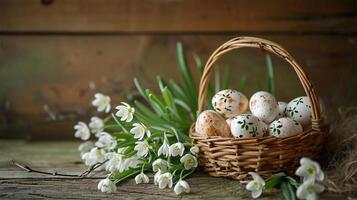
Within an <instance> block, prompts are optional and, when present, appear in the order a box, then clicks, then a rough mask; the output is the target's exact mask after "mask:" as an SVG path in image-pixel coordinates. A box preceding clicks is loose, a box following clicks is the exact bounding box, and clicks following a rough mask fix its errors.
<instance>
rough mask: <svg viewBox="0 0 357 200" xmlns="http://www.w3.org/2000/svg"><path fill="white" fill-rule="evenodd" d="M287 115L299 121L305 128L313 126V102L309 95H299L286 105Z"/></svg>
mask: <svg viewBox="0 0 357 200" xmlns="http://www.w3.org/2000/svg"><path fill="white" fill-rule="evenodd" d="M286 116H287V117H290V118H292V119H294V120H296V121H297V122H299V123H300V124H301V125H302V127H303V128H308V127H310V126H311V102H310V99H309V97H307V96H302V97H297V98H295V99H293V100H292V101H290V102H289V103H288V105H287V106H286Z"/></svg>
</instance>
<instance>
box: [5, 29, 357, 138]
mask: <svg viewBox="0 0 357 200" xmlns="http://www.w3.org/2000/svg"><path fill="white" fill-rule="evenodd" d="M234 36H236V35H220V34H217V35H205V36H202V35H201V36H194V35H180V36H177V35H166V36H162V35H161V36H147V35H135V36H132V35H122V36H61V35H59V36H0V83H1V84H0V94H1V97H0V105H1V106H0V108H1V110H0V111H1V112H0V122H1V123H0V125H1V126H0V133H1V135H2V137H16V136H19V134H26V135H29V136H31V137H32V138H33V139H35V138H37V139H38V138H43V139H45V138H47V139H48V138H52V139H54V138H62V139H65V138H72V137H73V131H72V126H73V124H74V123H75V122H76V121H77V120H84V121H86V122H87V121H88V120H89V118H88V116H90V115H94V114H96V113H95V112H94V108H92V107H91V106H90V100H91V99H92V98H93V94H94V93H95V92H96V91H100V92H103V93H105V94H108V95H110V96H111V97H112V98H113V102H114V104H116V103H118V102H120V100H121V98H120V96H125V95H126V94H128V93H129V91H130V90H131V89H133V88H134V86H133V83H132V79H133V78H134V77H139V80H141V82H142V83H143V84H144V85H145V87H147V88H152V89H157V86H156V83H155V76H156V75H160V76H161V77H164V78H166V79H175V80H178V76H177V67H176V66H177V64H176V57H175V45H176V42H177V41H182V42H183V44H184V47H185V49H186V53H187V56H188V61H189V64H190V66H191V69H192V70H193V71H196V67H195V64H194V61H193V57H192V55H193V54H194V53H195V54H198V55H199V56H200V57H201V58H202V61H203V62H205V61H206V59H207V58H208V56H209V55H210V54H211V53H212V51H213V50H214V49H215V48H217V47H218V46H219V45H220V44H222V43H223V42H225V41H226V40H228V39H230V38H232V37H234ZM257 36H259V37H263V38H267V39H270V40H272V41H275V42H277V43H280V44H281V45H283V46H284V47H285V48H286V49H288V51H289V52H291V54H292V55H293V56H294V57H295V58H296V60H297V61H298V62H299V63H300V64H301V65H302V66H303V68H304V69H305V70H306V72H307V74H308V75H309V76H310V77H311V80H312V82H313V83H314V85H315V87H316V91H317V93H318V95H319V96H320V97H322V99H323V100H324V101H325V104H326V107H327V108H328V110H330V111H331V112H335V111H336V108H337V107H339V106H350V105H356V104H355V103H356V102H357V93H356V90H355V89H354V88H353V87H351V85H355V81H356V79H355V78H353V77H356V76H357V71H356V65H357V61H356V59H355V58H356V56H357V53H356V52H357V45H356V39H357V38H356V37H354V36H348V37H346V36H291V35H280V36H276V35H257ZM264 55H265V53H264V52H261V51H256V50H248V49H243V50H238V51H236V52H232V53H229V54H227V55H226V56H225V57H224V58H223V59H222V60H221V61H220V62H219V63H218V65H219V66H221V68H222V66H231V68H232V72H231V80H232V81H231V82H232V87H237V86H238V83H239V80H240V79H241V77H242V76H243V75H246V76H247V78H248V82H247V89H246V91H244V92H245V93H246V94H247V95H248V96H250V95H251V94H252V93H253V92H254V91H256V90H258V89H264V88H259V87H257V83H258V82H259V83H260V84H261V85H263V86H265V83H266V75H265V69H264V68H265V67H264V66H265V60H264ZM273 65H274V69H275V73H276V87H277V88H276V91H277V97H278V99H280V100H284V101H289V100H290V99H292V98H294V97H296V96H301V95H303V94H304V93H303V91H302V88H301V85H300V84H299V82H298V79H297V77H296V75H295V74H294V72H293V71H292V69H291V68H290V67H289V65H288V64H286V63H284V62H283V61H281V60H280V59H277V58H275V57H273ZM322 74H323V75H322ZM195 75H196V77H197V73H195ZM197 81H198V80H197ZM291 88H294V89H291ZM341 88H343V89H341ZM342 97H344V98H342ZM16 133H17V134H16ZM12 134H13V135H12Z"/></svg>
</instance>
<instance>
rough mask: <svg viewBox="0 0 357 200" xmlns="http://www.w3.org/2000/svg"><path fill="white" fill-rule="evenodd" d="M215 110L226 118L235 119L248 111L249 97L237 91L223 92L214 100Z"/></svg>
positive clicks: (216, 95) (214, 97) (228, 90)
mask: <svg viewBox="0 0 357 200" xmlns="http://www.w3.org/2000/svg"><path fill="white" fill-rule="evenodd" d="M212 106H213V108H214V109H215V110H216V111H217V112H218V113H220V114H222V115H223V116H224V117H226V118H229V117H234V116H236V115H239V114H242V113H244V112H246V111H247V108H248V99H247V97H246V96H245V95H244V94H242V93H240V92H238V91H236V90H231V89H227V90H222V91H220V92H218V93H217V94H215V95H214V96H213V98H212Z"/></svg>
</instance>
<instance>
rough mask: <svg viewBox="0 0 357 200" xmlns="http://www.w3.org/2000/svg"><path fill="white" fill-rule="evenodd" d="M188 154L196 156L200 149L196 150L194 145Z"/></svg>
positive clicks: (196, 147)
mask: <svg viewBox="0 0 357 200" xmlns="http://www.w3.org/2000/svg"><path fill="white" fill-rule="evenodd" d="M190 152H191V153H192V154H193V155H198V153H199V152H200V149H199V148H198V146H197V145H194V146H193V147H191V148H190Z"/></svg>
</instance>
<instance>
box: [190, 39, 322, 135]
mask: <svg viewBox="0 0 357 200" xmlns="http://www.w3.org/2000/svg"><path fill="white" fill-rule="evenodd" d="M243 47H253V48H260V49H262V50H266V51H268V52H271V53H273V54H275V55H277V56H278V57H280V58H282V59H284V60H286V61H287V62H288V63H289V64H290V65H291V66H292V67H293V68H294V71H295V72H296V74H297V76H298V78H299V80H300V82H301V84H302V86H303V88H304V90H305V93H306V94H307V96H308V97H309V98H310V101H311V107H312V113H311V114H312V119H311V121H312V129H313V130H317V131H320V125H321V123H322V121H321V115H320V104H319V100H318V98H317V97H316V94H315V90H314V88H313V86H312V84H311V82H310V80H309V78H308V76H307V75H306V74H305V72H304V70H303V69H302V67H301V66H300V65H299V64H298V63H297V62H296V61H295V59H294V58H293V57H292V56H291V55H290V54H289V53H288V52H287V51H286V50H285V49H284V48H283V47H281V46H280V45H278V44H276V43H274V42H271V41H269V40H265V39H262V38H257V37H237V38H233V39H231V40H229V41H227V42H226V43H224V44H222V45H221V46H220V47H218V48H217V49H216V50H215V51H214V52H213V54H212V55H211V56H210V58H209V59H208V61H207V63H206V65H205V68H204V70H203V74H202V77H201V81H200V86H199V94H198V110H197V114H199V113H201V112H202V111H203V110H204V107H205V104H206V96H207V90H208V85H209V82H210V81H209V80H210V77H211V74H212V69H213V65H214V63H215V62H216V61H217V60H218V59H219V58H220V57H221V56H223V55H224V54H225V53H227V52H229V51H232V50H234V49H239V48H243Z"/></svg>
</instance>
